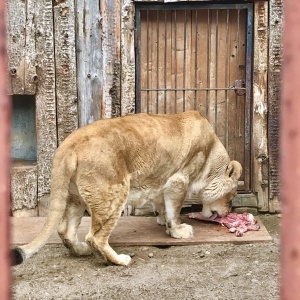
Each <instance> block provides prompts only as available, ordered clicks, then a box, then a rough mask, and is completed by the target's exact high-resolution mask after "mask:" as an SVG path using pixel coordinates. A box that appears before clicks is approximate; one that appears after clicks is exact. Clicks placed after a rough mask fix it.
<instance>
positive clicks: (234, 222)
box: [189, 212, 259, 236]
mask: <svg viewBox="0 0 300 300" xmlns="http://www.w3.org/2000/svg"><path fill="white" fill-rule="evenodd" d="M189 218H191V219H197V220H201V221H209V222H216V223H219V224H221V225H222V226H226V227H227V228H228V229H229V231H230V232H235V235H236V236H242V235H243V234H244V233H245V232H246V231H249V230H259V225H258V224H257V221H256V220H255V218H254V216H253V215H252V214H250V213H247V212H244V213H243V214H237V213H230V214H228V215H227V216H226V217H219V216H218V215H217V214H213V215H212V216H211V217H210V218H208V219H207V218H204V217H203V215H202V213H201V212H196V213H190V214H189Z"/></svg>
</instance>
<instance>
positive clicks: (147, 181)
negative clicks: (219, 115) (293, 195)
mask: <svg viewBox="0 0 300 300" xmlns="http://www.w3.org/2000/svg"><path fill="white" fill-rule="evenodd" d="M241 172H242V167H241V165H240V164H239V163H238V162H236V161H232V162H230V160H229V157H228V154H227V152H226V150H225V148H224V147H223V145H222V143H221V142H220V141H219V139H218V138H217V136H216V135H215V133H214V131H213V129H212V127H211V126H210V124H209V123H208V121H207V120H206V119H205V118H203V117H202V116H201V115H200V114H199V113H198V112H194V111H190V112H185V113H181V114H176V115H147V114H138V115H131V116H126V117H121V118H115V119H110V120H102V121H97V122H94V123H92V124H90V125H87V126H85V127H82V128H80V129H78V130H77V131H75V132H74V133H72V134H71V135H70V136H69V137H68V138H67V139H66V140H65V141H64V142H63V143H62V144H61V146H60V147H59V148H58V149H57V151H56V153H55V156H54V161H53V169H52V177H51V205H50V211H49V215H48V219H47V222H46V224H45V227H44V229H43V230H42V232H41V234H40V235H39V236H38V237H37V238H36V239H35V240H34V241H33V242H32V243H30V244H28V245H25V246H22V247H20V249H21V251H22V252H23V254H24V256H25V258H27V257H29V256H31V255H32V254H33V253H35V252H37V251H38V250H39V248H41V246H42V245H44V244H45V243H46V241H47V239H48V238H49V237H50V236H51V234H52V233H53V231H54V230H55V228H57V226H58V225H59V223H60V225H59V227H58V232H59V235H60V237H61V238H62V240H63V242H64V244H65V245H66V246H67V247H68V248H69V249H70V251H71V252H72V253H74V254H76V255H88V254H90V253H91V249H92V250H94V251H97V252H100V253H102V254H103V256H104V257H105V258H106V259H107V260H108V261H110V262H112V263H115V264H118V265H128V264H129V262H130V257H129V256H127V255H122V254H120V255H118V254H117V253H116V252H115V251H114V250H113V249H112V248H111V247H110V246H109V243H108V238H109V235H110V233H111V232H112V230H113V228H114V227H115V225H116V222H117V221H118V218H119V217H120V215H121V213H122V209H123V207H124V205H125V203H126V201H128V203H132V204H134V205H140V204H143V203H146V202H149V201H150V202H151V203H152V204H153V206H154V209H155V210H156V211H158V213H159V216H158V220H157V221H158V223H159V224H161V225H164V224H166V227H167V233H168V234H169V235H171V236H172V237H174V238H188V237H190V236H192V234H193V230H192V227H191V226H190V225H187V224H181V222H180V218H179V214H180V209H181V207H182V203H183V201H184V199H185V197H186V195H187V194H188V193H190V192H194V193H195V192H196V193H198V194H199V198H200V199H201V201H202V203H203V214H204V215H206V216H208V217H209V216H210V215H211V214H212V212H213V211H216V212H217V213H218V214H220V215H226V214H227V213H228V212H229V210H230V207H229V203H230V201H231V200H232V198H233V197H234V195H235V193H236V189H237V181H238V178H239V177H240V175H241ZM85 209H88V210H89V211H90V213H91V218H92V223H91V228H90V232H89V233H88V234H87V236H86V243H81V242H79V241H78V238H77V228H78V226H79V223H80V220H81V218H82V215H83V213H84V211H85Z"/></svg>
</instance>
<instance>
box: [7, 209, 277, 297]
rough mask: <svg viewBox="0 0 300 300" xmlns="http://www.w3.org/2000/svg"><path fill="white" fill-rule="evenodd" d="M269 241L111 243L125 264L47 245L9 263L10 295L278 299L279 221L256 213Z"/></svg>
mask: <svg viewBox="0 0 300 300" xmlns="http://www.w3.org/2000/svg"><path fill="white" fill-rule="evenodd" d="M260 219H261V220H262V221H263V223H264V225H265V226H266V228H267V229H268V231H269V233H270V234H271V236H272V238H273V242H269V243H261V244H244V245H233V244H220V245H216V244H212V245H208V244H204V245H197V246H172V247H168V248H162V247H160V248H158V247H145V246H141V247H116V248H115V250H116V251H117V252H118V253H124V254H130V255H131V256H132V263H131V264H130V266H129V267H120V266H114V265H110V264H108V263H107V262H105V261H104V260H103V259H102V258H101V257H95V256H88V257H73V256H70V255H69V253H68V251H67V249H66V248H65V247H64V246H63V245H47V246H45V247H44V248H42V250H40V252H39V253H38V254H36V255H35V256H34V257H32V258H30V259H28V260H27V261H26V262H25V263H23V264H22V265H20V266H16V267H13V270H12V273H13V281H14V284H13V289H12V298H13V299H20V300H24V299H26V300H27V299H39V300H41V299H47V300H49V299H55V300H57V299H118V300H121V299H126V300H128V299H133V300H134V299H139V300H143V299H145V300H146V299H155V300H156V299H164V300H165V299H166V300H167V299H189V300H191V299H205V300H217V299H220V300H235V299H237V300H240V299H243V300H252V299H253V300H254V299H255V300H268V299H279V288H278V286H279V284H278V277H279V276H278V275H279V233H278V231H279V222H280V219H279V218H278V216H277V215H261V216H260Z"/></svg>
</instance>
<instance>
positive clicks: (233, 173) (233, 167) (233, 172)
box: [226, 160, 243, 180]
mask: <svg viewBox="0 0 300 300" xmlns="http://www.w3.org/2000/svg"><path fill="white" fill-rule="evenodd" d="M242 172H243V168H242V165H241V164H240V163H239V162H238V161H236V160H232V161H231V162H230V163H229V166H228V167H227V170H226V176H228V177H231V178H232V177H233V178H234V179H235V180H238V179H239V178H240V177H241V175H242Z"/></svg>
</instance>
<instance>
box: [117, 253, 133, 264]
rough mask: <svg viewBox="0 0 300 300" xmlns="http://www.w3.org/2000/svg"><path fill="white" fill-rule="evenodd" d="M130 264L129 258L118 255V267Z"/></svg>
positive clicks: (124, 255)
mask: <svg viewBox="0 0 300 300" xmlns="http://www.w3.org/2000/svg"><path fill="white" fill-rule="evenodd" d="M130 262H131V257H130V256H129V255H126V254H119V255H118V265H121V266H128V265H129V264H130Z"/></svg>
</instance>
